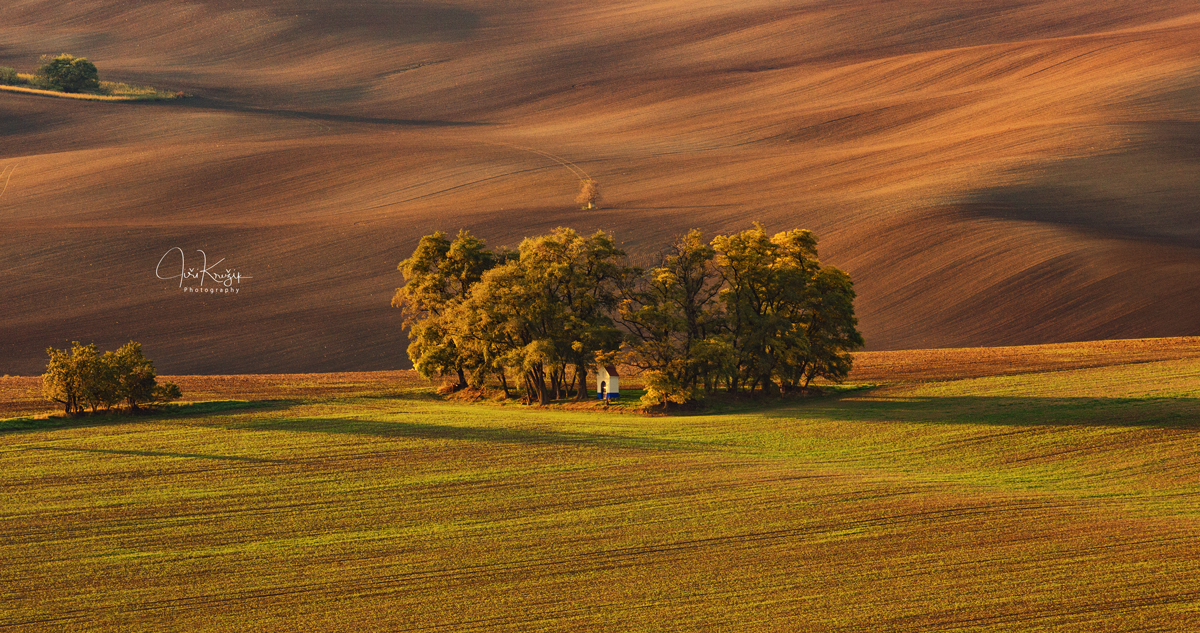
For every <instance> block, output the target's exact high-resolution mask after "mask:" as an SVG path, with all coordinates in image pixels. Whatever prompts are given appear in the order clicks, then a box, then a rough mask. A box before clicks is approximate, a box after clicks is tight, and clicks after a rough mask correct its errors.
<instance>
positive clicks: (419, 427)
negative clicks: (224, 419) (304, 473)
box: [231, 418, 712, 451]
mask: <svg viewBox="0 0 1200 633" xmlns="http://www.w3.org/2000/svg"><path fill="white" fill-rule="evenodd" d="M231 428H236V429H238V430H257V431H294V432H304V433H339V434H347V435H364V436H373V437H396V438H414V439H423V440H449V441H458V442H487V443H503V444H528V445H539V444H540V445H566V446H590V447H599V448H620V449H632V450H691V451H704V450H710V449H711V448H712V446H711V445H709V444H706V443H703V442H682V441H675V440H663V439H658V438H645V437H631V436H625V435H609V434H601V433H571V432H563V431H547V430H541V429H536V430H535V429H518V428H512V427H496V428H491V427H478V426H454V425H449V424H428V423H417V422H388V421H382V420H363V419H358V418H284V419H274V420H259V421H254V422H250V423H247V424H238V425H236V426H233V427H231Z"/></svg>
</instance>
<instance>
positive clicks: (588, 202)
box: [575, 178, 600, 209]
mask: <svg viewBox="0 0 1200 633" xmlns="http://www.w3.org/2000/svg"><path fill="white" fill-rule="evenodd" d="M575 203H576V204H578V205H580V206H581V207H583V208H584V209H595V208H596V206H597V205H599V204H600V185H599V184H597V183H596V181H595V180H592V179H591V178H587V179H585V180H581V181H579V195H578V196H575Z"/></svg>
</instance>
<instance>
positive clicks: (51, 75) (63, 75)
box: [37, 53, 100, 92]
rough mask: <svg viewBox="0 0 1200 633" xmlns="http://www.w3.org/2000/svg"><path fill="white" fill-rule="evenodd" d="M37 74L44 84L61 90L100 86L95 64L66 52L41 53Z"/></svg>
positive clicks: (79, 90) (77, 90)
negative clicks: (55, 53)
mask: <svg viewBox="0 0 1200 633" xmlns="http://www.w3.org/2000/svg"><path fill="white" fill-rule="evenodd" d="M37 74H38V76H39V77H41V78H42V79H43V81H44V82H45V83H46V85H48V86H50V87H51V88H53V89H54V90H61V91H62V92H81V91H83V90H96V89H97V88H99V87H100V79H99V76H98V75H97V72H96V65H95V64H93V63H92V62H89V61H88V60H87V58H85V57H75V56H74V55H68V54H66V53H63V54H61V55H59V56H58V57H49V56H48V55H43V56H42V66H41V67H40V68H38V71H37Z"/></svg>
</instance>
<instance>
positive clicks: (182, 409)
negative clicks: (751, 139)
mask: <svg viewBox="0 0 1200 633" xmlns="http://www.w3.org/2000/svg"><path fill="white" fill-rule="evenodd" d="M295 404H296V402H295V401H293V400H254V401H248V400H212V401H207V402H193V403H189V404H167V405H160V406H158V407H153V408H147V409H143V410H141V411H138V412H136V413H130V412H128V411H118V412H110V411H102V412H99V413H95V414H93V413H84V414H83V415H77V416H64V415H62V414H61V413H60V414H56V415H51V416H48V417H34V416H23V417H19V418H9V419H7V420H0V433H2V432H5V431H37V430H48V429H68V428H81V427H89V426H106V425H109V424H123V423H126V422H145V421H152V420H156V419H162V418H180V417H199V416H207V415H216V414H220V413H224V412H226V411H237V410H250V409H253V410H260V411H262V410H268V411H269V410H272V409H286V408H288V407H291V406H293V405H295Z"/></svg>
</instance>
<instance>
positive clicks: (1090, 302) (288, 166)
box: [0, 0, 1200, 374]
mask: <svg viewBox="0 0 1200 633" xmlns="http://www.w3.org/2000/svg"><path fill="white" fill-rule="evenodd" d="M0 42H3V44H0V66H12V67H16V68H18V69H22V70H29V69H32V68H33V67H34V66H36V64H37V59H38V57H39V56H40V55H42V54H48V53H49V54H54V53H59V52H63V51H66V52H71V53H73V54H75V55H81V56H86V57H88V58H89V59H91V60H92V61H94V62H95V63H96V64H97V66H98V67H99V68H100V71H101V76H102V78H105V79H113V80H119V81H128V82H132V83H139V84H151V85H155V86H158V87H161V88H168V89H179V90H184V91H186V92H188V93H190V94H192V95H194V96H193V97H191V98H188V99H184V100H182V101H177V102H168V103H146V104H122V103H92V102H87V103H84V102H74V101H68V100H61V99H46V98H41V97H36V96H26V95H18V94H11V93H0V226H2V227H3V231H0V373H21V374H29V373H37V372H40V371H41V369H42V368H43V367H44V365H45V354H44V350H45V348H46V347H47V346H49V345H54V346H57V347H62V346H65V345H67V344H69V342H70V341H71V340H82V341H94V342H96V343H97V344H99V345H100V346H101V347H103V348H108V349H112V348H115V347H116V346H118V345H120V344H121V343H123V342H124V341H126V340H129V339H131V338H132V339H136V340H138V341H141V342H142V343H143V344H144V346H145V349H146V352H147V355H148V356H149V357H151V358H154V359H156V361H157V363H158V367H159V370H160V371H161V372H163V373H176V374H179V373H249V372H270V373H280V372H319V371H344V370H358V371H362V370H382V369H395V368H402V367H405V366H407V358H406V357H405V355H404V348H405V340H404V336H403V332H402V331H401V329H400V315H399V314H398V311H397V310H395V309H393V308H391V307H390V306H389V299H390V297H391V295H392V293H393V291H394V289H395V287H396V286H397V285H399V284H400V283H402V279H401V277H400V275H399V274H398V273H397V272H396V271H395V265H396V263H397V262H398V261H399V260H400V259H403V258H404V257H405V256H407V255H408V254H409V253H410V252H411V250H412V248H413V247H414V246H415V244H416V241H417V239H418V238H419V237H420V236H421V235H423V234H427V233H430V232H432V231H434V230H439V229H440V230H445V231H448V232H453V231H456V230H457V229H459V228H464V227H465V228H468V229H470V230H471V231H473V232H474V233H475V234H477V235H479V236H481V237H484V238H485V239H487V240H488V241H489V243H491V244H495V245H500V244H510V245H512V244H515V243H516V242H518V241H519V240H520V239H521V238H522V237H524V236H527V235H532V234H535V233H538V232H541V231H545V230H547V229H550V228H553V227H554V226H557V225H570V226H574V227H576V228H578V229H580V230H594V229H597V228H602V229H606V230H610V231H613V232H615V233H616V235H617V237H618V239H619V240H621V241H622V242H623V243H624V244H625V246H626V248H627V249H628V250H629V252H630V253H631V254H633V255H634V256H635V257H648V256H650V255H652V254H653V253H654V252H655V251H656V250H657V249H658V248H659V246H660V244H662V243H663V242H664V241H665V240H666V239H668V238H669V237H671V236H673V235H675V234H677V233H680V232H682V231H684V230H686V229H688V228H691V227H698V228H701V229H703V230H704V231H706V232H707V233H709V234H715V233H719V232H724V231H732V230H738V229H741V228H745V227H747V226H749V224H750V223H751V222H753V221H760V222H763V223H764V224H765V225H766V226H767V228H768V229H777V230H783V229H785V228H793V227H803V228H809V229H812V230H814V231H815V232H816V233H817V234H818V235H819V236H820V237H821V238H822V243H821V248H822V257H823V260H824V261H825V262H827V263H832V264H834V265H837V266H839V267H841V268H843V269H845V270H847V271H848V272H849V273H850V274H851V275H852V276H853V278H854V279H855V281H856V287H857V289H858V292H859V300H858V303H857V305H858V312H859V316H860V319H861V326H862V330H863V333H864V335H865V336H866V339H867V342H868V349H871V350H888V349H902V348H918V347H920V348H929V347H953V346H978V345H1013V344H1034V343H1049V342H1065V341H1075V340H1087V339H1100V338H1132V337H1160V336H1183V335H1196V334H1200V311H1197V310H1196V309H1195V306H1196V305H1200V210H1198V208H1197V199H1198V198H1200V151H1198V150H1200V107H1198V103H1200V9H1197V8H1196V7H1195V6H1194V5H1193V4H1192V3H1188V2H1182V1H1179V0H1168V1H1165V2H1156V3H1145V2H1133V1H1132V0H1100V1H1088V2H1084V1H1082V0H1019V1H1018V0H1011V1H1010V0H1006V1H1004V2H982V1H980V2H951V1H950V0H935V1H932V2H916V1H915V0H903V1H899V2H879V1H872V0H849V1H845V2H817V1H810V2H755V1H748V2H739V3H730V2H705V1H700V2H682V1H680V0H668V1H661V2H589V3H583V2H570V1H561V2H546V1H536V0H535V1H534V2H528V3H521V4H520V5H512V4H508V3H503V4H501V3H490V2H481V1H479V0H462V1H455V2H446V3H426V2H402V1H399V2H398V1H387V0H355V1H350V2H341V3H327V2H318V1H317V0H277V1H271V0H246V1H244V2H243V1H236V2H235V1H234V0H191V1H185V0H159V1H152V0H138V1H136V2H128V1H117V0H81V1H79V2H72V3H55V2H49V1H46V0H18V1H17V2H9V3H5V4H4V5H3V6H0ZM581 175H588V176H590V177H593V178H595V179H596V180H598V181H599V182H600V183H601V186H602V187H603V189H604V193H605V198H606V204H605V207H604V208H603V209H601V210H599V211H592V212H584V211H580V210H578V209H576V208H575V207H574V205H573V204H572V200H573V198H574V194H575V192H576V190H577V186H578V179H579V177H580V176H581ZM174 248H178V249H180V251H181V252H182V254H183V256H184V257H185V258H186V259H185V260H184V261H183V262H181V261H180V258H179V256H178V255H176V254H174V253H176V251H172V250H171V249H174ZM197 251H204V254H205V255H204V256H205V257H207V264H201V262H202V261H203V259H202V258H201V255H200V253H198V252H197ZM164 257H165V259H164ZM218 260H220V262H219V263H216V264H215V266H214V268H213V270H217V271H223V270H225V269H226V268H228V269H230V270H231V271H232V272H240V273H241V274H242V275H243V276H244V277H245V278H244V279H243V281H242V282H241V283H240V284H237V286H236V287H237V289H238V292H237V293H236V294H231V293H230V294H210V293H189V292H183V288H182V286H181V284H180V283H179V281H180V280H178V279H173V278H171V275H172V274H179V273H178V272H175V273H169V272H168V273H163V271H164V270H168V271H170V270H175V271H178V270H179V269H180V267H181V266H183V267H185V268H186V267H194V266H197V265H214V263H215V262H218ZM156 270H157V271H158V272H159V273H160V274H156ZM163 275H165V276H167V278H166V279H160V278H159V277H160V276H163Z"/></svg>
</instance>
